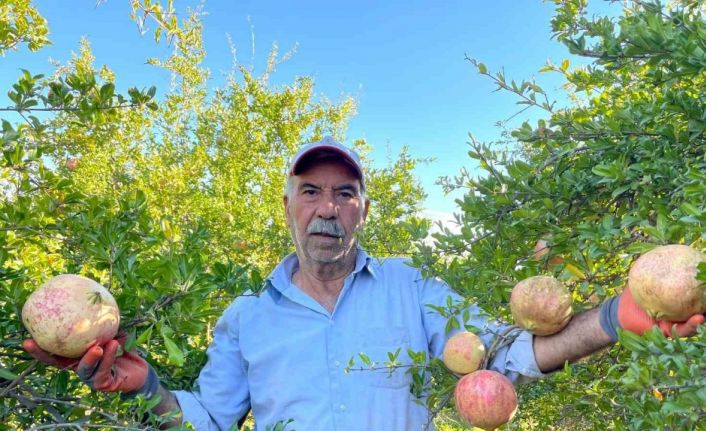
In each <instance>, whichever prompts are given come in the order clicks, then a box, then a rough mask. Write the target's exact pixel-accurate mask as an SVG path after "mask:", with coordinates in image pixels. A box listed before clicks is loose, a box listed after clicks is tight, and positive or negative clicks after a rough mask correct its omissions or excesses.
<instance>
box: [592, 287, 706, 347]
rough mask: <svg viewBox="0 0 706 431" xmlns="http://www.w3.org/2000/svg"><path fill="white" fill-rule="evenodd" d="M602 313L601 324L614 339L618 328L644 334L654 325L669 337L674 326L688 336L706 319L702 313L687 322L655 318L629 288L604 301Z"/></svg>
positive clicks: (677, 332)
mask: <svg viewBox="0 0 706 431" xmlns="http://www.w3.org/2000/svg"><path fill="white" fill-rule="evenodd" d="M600 314H601V315H600V320H601V326H602V327H603V329H604V330H605V331H606V333H607V334H608V335H610V336H611V337H613V339H614V340H617V338H618V337H617V333H616V329H617V328H622V329H624V330H626V331H630V332H634V333H635V334H638V335H642V334H644V333H645V332H647V331H649V330H650V329H652V328H653V327H654V326H657V327H659V329H660V330H661V331H662V333H664V335H665V336H667V337H671V336H672V328H674V331H675V333H676V335H677V336H679V337H688V336H690V335H694V334H696V329H697V328H698V326H699V325H702V324H703V323H704V320H706V319H705V318H704V316H703V315H702V314H695V315H693V316H691V317H690V318H689V319H687V320H686V321H685V322H671V321H668V320H657V319H654V318H652V317H651V316H650V315H649V314H647V313H646V312H645V311H644V310H643V309H642V308H640V306H639V305H637V303H636V302H635V300H634V299H633V296H632V293H631V292H630V289H628V288H625V290H623V293H622V294H621V295H620V296H616V297H613V298H611V299H609V300H607V301H606V302H604V303H603V305H602V306H601V313H600Z"/></svg>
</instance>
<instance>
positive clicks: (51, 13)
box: [0, 0, 608, 213]
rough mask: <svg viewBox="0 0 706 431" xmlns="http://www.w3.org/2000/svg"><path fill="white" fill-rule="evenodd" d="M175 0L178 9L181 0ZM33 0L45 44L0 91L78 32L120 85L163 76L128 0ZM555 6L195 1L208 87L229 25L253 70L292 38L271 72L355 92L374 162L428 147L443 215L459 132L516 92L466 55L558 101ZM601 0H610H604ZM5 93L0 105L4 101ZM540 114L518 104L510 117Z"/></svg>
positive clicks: (223, 63) (59, 51)
mask: <svg viewBox="0 0 706 431" xmlns="http://www.w3.org/2000/svg"><path fill="white" fill-rule="evenodd" d="M175 3H176V4H177V7H178V8H181V7H183V5H184V4H185V2H183V1H182V2H179V1H178V0H177V1H176V2H175ZM35 4H36V5H37V7H38V8H39V10H40V12H41V13H42V14H43V15H44V16H45V17H46V18H47V20H48V21H49V26H50V31H51V34H50V39H51V40H52V42H53V44H54V45H53V46H51V47H47V48H45V49H43V50H41V51H39V52H38V53H27V52H26V51H25V50H22V51H20V52H10V53H6V55H5V57H4V58H3V57H0V85H2V88H3V90H4V89H7V88H8V87H9V85H10V83H11V82H14V80H15V79H16V78H17V77H18V76H19V73H20V68H26V69H29V70H30V71H31V72H33V73H48V72H50V71H51V70H52V68H51V67H50V65H49V58H52V59H54V60H58V61H60V62H66V61H67V60H68V59H69V58H70V56H71V52H72V51H74V52H75V51H77V50H78V46H79V41H80V38H81V37H82V36H86V37H87V38H88V39H89V41H90V43H91V46H92V48H93V51H94V54H95V56H96V64H97V65H102V64H106V65H108V66H109V67H110V68H111V69H113V70H114V71H115V72H116V76H117V80H118V81H117V85H118V88H125V87H128V86H138V87H144V86H149V85H152V84H156V85H157V86H158V88H161V89H166V87H167V86H168V77H167V76H166V75H165V73H164V72H163V71H161V70H157V69H155V68H152V67H150V66H148V65H146V64H145V59H146V58H148V57H151V56H162V57H163V56H165V55H167V54H168V52H169V48H168V47H166V46H165V44H161V45H155V43H154V42H153V39H152V33H151V32H148V33H147V34H146V35H145V36H140V34H139V32H138V30H137V27H136V25H135V24H134V23H133V22H132V21H131V20H130V18H129V4H128V2H127V1H125V0H108V1H105V2H103V3H101V4H100V5H97V4H96V2H95V1H92V0H67V1H61V2H59V1H51V0H43V1H35ZM190 4H193V3H190ZM553 7H554V5H553V2H549V3H545V2H542V1H540V0H494V1H480V0H465V1H463V0H449V1H421V0H410V1H386V2H383V1H372V0H364V1H357V2H332V1H322V0H302V1H297V2H295V1H291V0H290V1H284V0H281V1H267V0H228V1H225V0H209V1H208V2H206V3H204V6H203V9H204V11H205V12H206V15H205V16H204V17H203V21H204V37H205V46H206V50H207V52H208V58H207V60H206V65H207V66H208V67H209V68H210V69H211V72H212V80H213V85H214V86H216V85H220V84H221V83H222V82H223V77H224V76H225V75H226V74H227V73H228V71H229V69H230V67H231V65H232V57H231V53H230V48H229V45H228V41H227V36H226V35H230V37H231V38H232V40H233V41H234V43H235V46H236V48H237V56H238V61H239V62H240V63H243V64H248V65H252V66H253V67H254V69H255V71H256V72H257V71H262V69H263V68H264V65H265V59H266V57H267V55H268V53H269V51H270V48H271V46H272V44H273V43H277V44H278V45H279V47H280V52H285V51H288V50H289V49H291V48H292V47H294V46H295V45H297V52H296V54H295V55H294V57H293V58H292V59H291V60H289V61H288V62H286V63H284V64H282V65H281V66H280V67H279V68H278V70H277V72H276V73H275V75H274V76H273V79H272V82H273V83H274V84H275V85H278V84H286V83H288V82H291V81H292V79H293V78H294V77H295V76H301V75H308V76H313V77H314V79H315V82H316V91H317V93H319V94H321V95H324V96H325V97H327V98H328V99H330V100H333V101H337V100H341V98H342V97H343V96H344V95H352V96H353V97H355V98H356V99H357V101H358V114H357V115H356V117H354V118H353V119H352V121H351V122H350V128H349V130H348V133H347V138H346V142H347V143H350V142H351V141H352V140H354V139H358V138H364V139H366V140H367V141H368V142H369V143H370V144H372V146H373V148H374V150H373V154H372V158H373V160H374V163H375V164H377V165H384V164H385V163H386V160H387V158H388V156H389V155H392V156H394V155H396V154H397V153H398V152H399V150H400V148H401V147H402V146H408V147H409V149H410V152H411V153H412V155H413V156H416V157H423V158H428V157H433V158H434V161H432V162H431V163H429V164H427V165H424V166H422V167H420V168H419V170H418V171H417V175H418V177H419V178H420V180H421V181H422V184H423V186H424V188H425V190H426V192H427V194H428V195H429V197H428V199H427V200H426V202H425V203H424V206H425V207H426V208H427V209H428V210H429V211H430V212H442V213H451V212H454V211H455V210H456V204H455V203H454V199H455V198H458V197H460V196H461V195H460V194H458V193H457V194H453V195H450V196H444V194H443V192H442V190H441V188H440V187H439V186H437V185H435V181H436V180H437V178H438V177H439V176H444V175H447V176H453V175H456V174H457V173H458V172H459V171H460V169H461V168H463V167H465V168H466V169H468V170H470V171H473V169H474V167H475V165H474V163H473V161H472V160H471V159H470V158H469V157H468V156H467V152H468V149H469V147H468V144H467V141H468V133H472V134H473V135H474V136H476V137H477V138H478V139H480V140H484V141H490V140H494V139H498V138H499V136H500V129H498V128H497V127H496V125H495V124H496V122H497V121H498V120H503V119H505V118H508V117H509V116H511V115H512V114H513V113H515V112H516V111H517V110H519V107H518V106H517V105H515V101H516V99H515V98H513V97H512V96H511V95H508V94H504V93H496V92H493V89H494V86H493V84H492V82H491V81H490V80H489V79H488V78H487V77H482V76H480V75H478V74H477V73H476V72H475V69H474V68H473V67H472V66H471V64H470V63H468V62H467V61H465V60H464V56H465V55H466V54H467V55H468V56H470V57H473V58H477V59H479V60H480V61H482V62H484V63H485V64H486V65H487V66H488V67H489V69H490V70H491V71H496V70H499V69H501V68H503V69H504V70H505V73H506V75H507V76H508V78H513V79H516V80H518V81H519V80H522V79H527V78H532V77H534V78H536V79H537V81H538V82H539V83H540V84H541V85H542V86H543V87H544V88H545V90H547V91H548V92H549V93H550V94H554V95H555V96H556V98H558V99H560V100H561V99H562V95H563V91H562V90H561V88H560V84H561V81H559V79H558V78H559V77H558V76H554V75H551V74H540V73H538V72H537V70H538V69H539V68H540V67H541V66H543V65H544V64H545V63H546V61H547V60H552V61H553V62H555V63H560V62H561V61H562V60H563V59H565V58H568V59H570V60H571V61H572V64H573V63H575V62H576V61H577V59H575V58H572V57H571V56H570V55H569V54H568V52H567V50H566V49H565V48H564V47H563V46H562V45H560V44H559V43H558V42H556V41H555V40H552V39H551V32H550V18H551V16H552V12H553ZM599 7H600V8H601V9H607V8H608V6H607V5H605V4H603V2H599ZM251 30H252V32H251ZM253 33H254V36H255V51H254V53H253V50H252V39H251V35H252V34H253ZM5 92H6V91H3V92H2V93H3V98H0V104H2V105H8V104H9V102H8V101H7V99H5V98H4V93H5ZM158 95H159V92H158ZM540 114H541V113H539V112H537V113H534V114H533V113H527V114H526V115H522V116H520V117H518V119H517V121H521V120H522V119H526V118H534V119H536V118H538V115H540Z"/></svg>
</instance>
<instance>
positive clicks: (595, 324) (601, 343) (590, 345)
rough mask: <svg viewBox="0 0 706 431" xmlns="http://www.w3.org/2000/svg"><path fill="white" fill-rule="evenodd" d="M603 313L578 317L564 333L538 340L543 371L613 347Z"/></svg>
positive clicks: (537, 353) (537, 351)
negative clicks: (606, 329) (602, 324)
mask: <svg viewBox="0 0 706 431" xmlns="http://www.w3.org/2000/svg"><path fill="white" fill-rule="evenodd" d="M599 316H600V310H599V309H598V308H594V309H592V310H588V311H585V312H583V313H580V314H577V315H576V316H574V317H573V318H572V319H571V321H570V322H569V324H568V325H567V326H566V328H564V329H563V330H561V331H559V332H558V333H556V334H553V335H548V336H546V337H540V336H535V337H534V355H535V359H536V361H537V365H538V366H539V369H540V370H541V371H542V372H543V373H546V372H549V371H554V370H556V369H557V368H560V367H562V366H563V365H564V362H566V361H569V362H574V361H577V360H579V359H581V358H583V357H584V356H588V355H590V354H591V353H594V352H596V351H598V350H600V349H602V348H604V347H608V346H610V345H611V344H613V340H612V339H611V337H610V336H609V335H608V334H606V332H605V331H604V330H603V328H602V327H601V324H600V320H599Z"/></svg>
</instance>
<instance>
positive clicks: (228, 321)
mask: <svg viewBox="0 0 706 431" xmlns="http://www.w3.org/2000/svg"><path fill="white" fill-rule="evenodd" d="M238 302H240V301H236V302H234V303H233V304H231V306H230V307H228V308H227V309H226V311H225V312H224V313H223V315H222V316H221V318H220V319H219V320H218V323H217V324H216V327H215V328H214V331H213V342H212V343H211V345H210V346H209V348H208V350H207V351H206V353H207V355H208V362H207V363H206V365H205V366H204V368H203V369H202V370H201V373H200V374H199V378H198V380H197V384H198V389H197V390H196V391H193V392H187V391H174V392H173V393H174V395H175V396H176V397H177V400H178V401H179V406H180V407H181V410H182V414H183V417H184V422H189V423H191V424H192V425H193V426H194V427H195V428H196V429H197V430H198V431H202V430H204V431H211V430H214V431H216V430H228V429H230V428H231V427H232V425H233V424H235V423H237V421H238V420H239V419H240V418H242V417H243V416H245V414H246V413H247V411H248V409H249V405H250V400H249V388H248V383H247V378H246V370H245V364H244V361H243V357H242V354H241V351H240V347H239V342H238V329H239V325H238V309H239V308H240V306H241V304H239V303H238Z"/></svg>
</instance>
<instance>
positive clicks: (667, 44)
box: [416, 0, 706, 430]
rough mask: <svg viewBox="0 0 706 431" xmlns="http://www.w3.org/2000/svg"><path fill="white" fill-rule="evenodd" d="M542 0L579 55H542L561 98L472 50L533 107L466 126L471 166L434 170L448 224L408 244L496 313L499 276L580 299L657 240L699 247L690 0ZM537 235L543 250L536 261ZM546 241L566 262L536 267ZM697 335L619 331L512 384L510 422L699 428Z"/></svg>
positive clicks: (700, 114) (704, 161) (699, 80)
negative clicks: (481, 125) (592, 3)
mask: <svg viewBox="0 0 706 431" xmlns="http://www.w3.org/2000/svg"><path fill="white" fill-rule="evenodd" d="M555 3H556V14H555V16H554V18H553V19H552V30H553V33H554V37H556V38H557V40H559V41H560V42H562V43H563V44H564V45H566V46H567V47H568V49H569V51H570V52H571V53H572V54H576V55H579V56H582V57H585V58H587V59H589V60H591V61H590V63H589V64H588V65H586V66H582V67H575V68H571V67H570V64H569V61H568V60H564V61H563V62H562V63H561V64H560V65H554V64H549V65H547V66H546V67H545V68H543V70H544V71H547V72H554V73H559V74H561V75H562V76H563V77H564V79H565V82H566V85H565V89H566V90H567V91H568V93H569V94H568V95H569V100H570V103H569V104H568V106H566V107H563V108H558V107H557V104H555V103H553V102H550V100H549V97H548V95H547V94H546V93H545V92H544V91H543V90H542V89H541V88H540V87H539V86H538V85H537V84H536V83H535V82H533V81H522V82H519V83H516V82H515V81H511V80H508V79H506V78H505V76H504V74H503V73H502V72H500V73H497V74H492V73H490V72H489V71H488V68H487V67H486V66H485V65H484V64H483V63H480V62H479V61H476V60H473V59H470V61H471V63H472V64H473V65H474V66H475V67H476V69H477V71H478V72H479V73H481V74H483V75H486V76H488V77H489V78H490V79H492V80H493V81H494V82H495V83H496V84H497V86H498V89H502V90H506V91H510V92H512V93H515V94H516V95H517V96H518V97H519V99H520V100H519V102H518V103H520V104H521V105H525V106H532V107H536V108H538V109H540V110H543V111H544V117H545V118H544V119H542V120H539V121H537V122H536V124H530V123H524V124H522V125H521V126H520V127H519V128H517V129H516V130H513V131H512V133H511V136H512V138H513V140H512V141H510V142H509V143H508V142H503V143H502V144H501V143H481V142H477V141H476V140H475V139H474V138H473V137H472V136H471V138H470V139H471V141H470V147H471V148H470V151H469V156H470V157H471V158H472V159H475V160H477V161H478V162H479V165H480V168H481V169H482V174H480V175H478V176H477V177H476V176H471V175H467V174H462V175H460V176H458V177H456V178H453V179H446V180H445V185H446V186H447V187H448V188H450V189H454V188H463V189H466V194H465V196H464V197H463V199H461V200H460V201H459V211H460V221H461V223H462V232H461V233H460V234H450V233H448V232H447V233H441V234H438V235H436V240H437V248H436V249H433V250H432V249H426V250H422V253H420V254H419V255H418V256H417V257H416V262H417V264H418V265H420V266H423V267H424V268H425V269H426V270H427V271H428V272H429V273H432V274H436V275H438V276H440V277H442V278H445V279H446V280H447V281H448V282H449V283H450V284H451V285H453V286H456V287H457V288H458V289H460V291H461V292H462V293H463V295H464V296H465V297H466V298H468V299H469V300H471V301H474V302H478V303H480V304H481V305H482V307H483V308H484V309H486V310H488V311H492V312H493V314H496V313H500V314H501V315H502V316H504V317H505V318H509V314H508V307H507V304H508V296H509V292H510V290H511V288H512V286H513V285H514V284H515V283H516V282H517V281H519V280H521V279H524V278H526V277H528V276H531V275H536V274H542V273H544V274H550V275H555V276H557V277H559V278H560V279H562V280H563V281H564V282H566V283H567V284H568V285H569V286H570V287H571V289H572V291H573V294H574V298H575V304H576V308H578V309H582V308H587V307H593V306H595V304H596V303H599V302H600V301H602V300H603V299H604V298H606V297H607V296H609V295H614V294H617V293H619V292H620V291H621V290H622V289H623V287H624V285H625V282H626V276H627V270H628V268H629V265H630V264H631V262H633V260H634V259H635V258H636V257H637V256H638V255H639V254H641V253H644V252H645V251H647V250H649V249H651V248H653V247H655V246H656V245H659V244H667V243H684V244H689V245H691V246H693V247H695V248H697V249H700V250H704V248H706V243H705V240H706V235H705V234H704V224H705V223H706V174H705V173H706V157H705V156H706V151H705V150H706V141H705V140H704V129H705V128H706V122H705V117H704V112H706V105H705V104H704V97H703V94H704V84H705V81H704V77H705V76H706V75H704V70H706V69H705V65H706V45H705V44H704V41H705V40H706V39H705V38H704V35H705V34H706V21H705V20H704V15H703V13H704V9H703V4H702V2H700V1H688V0H683V1H672V2H669V3H668V5H665V4H663V3H662V2H659V1H628V2H624V4H623V9H622V14H620V15H619V16H616V17H606V16H594V17H590V18H589V17H588V14H587V13H586V7H587V2H586V1H585V0H565V1H556V2H555ZM547 234H549V235H550V239H549V245H550V247H551V250H550V254H549V255H548V256H547V257H546V258H544V259H542V260H541V261H539V262H538V261H535V260H533V259H532V258H531V256H532V253H533V248H534V245H535V242H536V241H537V240H538V239H539V238H542V237H543V236H545V235H547ZM555 255H560V256H562V257H563V259H564V262H563V263H562V264H560V265H548V264H547V263H548V261H547V260H546V259H549V258H551V257H552V256H555ZM700 268H701V270H700V275H699V277H700V279H701V280H703V281H705V282H706V268H704V265H701V267H700ZM705 341H706V332H705V331H703V330H701V331H700V332H699V335H698V336H697V337H694V338H693V339H691V340H688V341H687V340H679V339H677V340H666V339H665V338H664V337H663V336H661V335H659V334H656V333H652V334H648V335H646V336H644V337H643V338H641V337H637V336H634V335H631V334H623V335H622V337H621V340H620V343H619V345H617V346H616V347H615V348H612V349H610V350H607V351H604V352H602V353H600V354H598V355H595V356H593V357H591V358H590V359H589V360H586V361H583V362H581V363H579V364H576V365H574V366H571V367H567V368H566V370H565V371H563V372H559V373H556V374H554V375H553V376H552V377H551V378H549V379H547V380H545V381H543V382H540V383H539V384H536V385H529V386H526V387H523V388H522V390H521V403H520V413H519V415H518V418H517V419H516V420H515V421H514V422H513V424H512V425H510V426H508V429H572V430H576V429H585V430H593V429H619V430H620V429H630V430H654V429H669V430H676V429H704V427H703V418H704V416H705V415H706V410H705V407H704V406H706V403H705V402H706V377H705V376H706V373H705V372H704V371H705V370H706V369H705V365H704V364H705V363H706V361H704V359H706V349H705V348H706V343H705ZM450 416H451V417H453V415H450ZM448 421H449V423H453V422H454V420H453V419H448Z"/></svg>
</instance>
